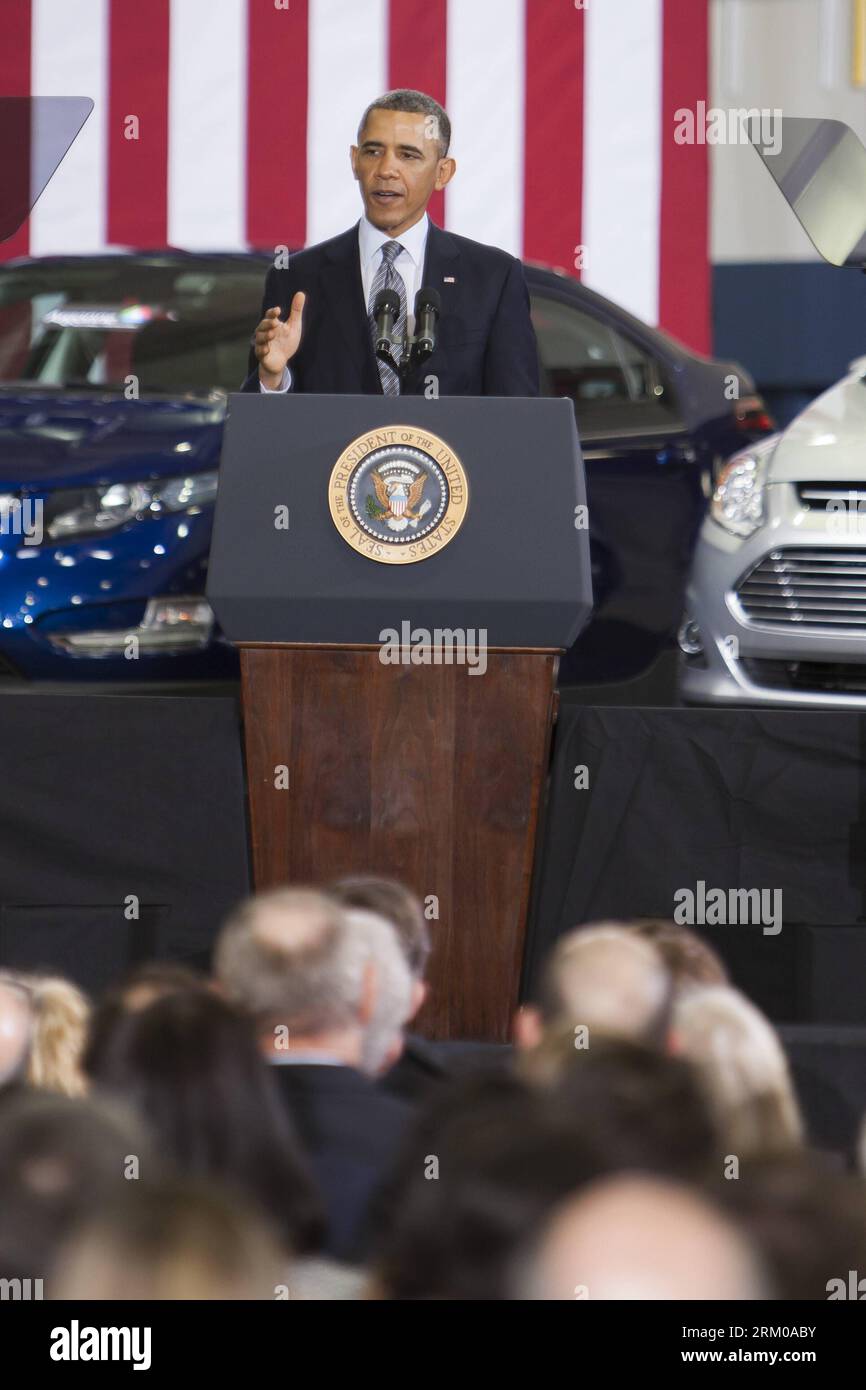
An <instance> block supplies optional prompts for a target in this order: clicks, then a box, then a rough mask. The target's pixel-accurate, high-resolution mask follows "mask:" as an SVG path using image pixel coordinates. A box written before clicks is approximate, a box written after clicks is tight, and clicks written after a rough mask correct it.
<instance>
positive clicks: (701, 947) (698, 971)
mask: <svg viewBox="0 0 866 1390" xmlns="http://www.w3.org/2000/svg"><path fill="white" fill-rule="evenodd" d="M628 926H629V927H630V928H631V930H632V931H633V932H634V933H635V935H636V936H639V937H641V938H642V940H644V941H649V942H650V944H651V945H653V946H655V948H656V950H657V951H658V953H659V955H660V956H661V958H662V962H663V964H664V966H665V968H666V970H667V972H668V974H669V975H670V977H671V980H672V982H673V986H674V989H675V990H679V989H682V988H685V987H687V986H688V985H726V984H728V972H727V969H726V968H725V966H724V964H723V962H722V958H721V956H720V955H718V953H717V952H716V951H714V950H713V948H712V946H710V945H709V944H708V943H707V942H706V941H704V939H703V937H701V936H699V935H698V933H697V932H696V931H692V929H691V928H690V927H683V926H680V925H679V924H678V923H677V922H673V921H671V920H670V919H669V918H666V917H638V918H636V919H635V920H634V921H632V922H629V923H628Z"/></svg>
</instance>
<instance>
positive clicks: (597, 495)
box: [0, 251, 770, 683]
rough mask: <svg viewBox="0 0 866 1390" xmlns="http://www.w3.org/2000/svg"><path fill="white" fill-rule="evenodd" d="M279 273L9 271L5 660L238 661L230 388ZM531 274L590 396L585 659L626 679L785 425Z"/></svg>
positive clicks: (576, 388)
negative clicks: (720, 495) (712, 531)
mask: <svg viewBox="0 0 866 1390" xmlns="http://www.w3.org/2000/svg"><path fill="white" fill-rule="evenodd" d="M268 264H269V262H268V259H267V257H265V256H264V255H255V254H240V253H239V254H230V253H226V254H215V253H207V254H198V253H185V252H179V251H156V252H124V253H118V254H113V255H100V256H64V257H45V258H33V259H23V260H18V261H11V262H9V263H7V264H6V265H5V266H3V267H0V672H3V673H6V674H7V675H14V674H18V675H21V676H25V677H43V678H53V679H70V678H74V679H81V678H83V679H94V678H100V679H110V680H123V679H132V680H140V679H142V678H148V679H157V680H170V679H176V678H182V679H188V678H197V677H219V676H224V675H231V674H232V673H234V672H235V670H236V656H235V653H234V651H233V649H232V648H231V647H229V645H228V644H227V643H226V642H225V641H224V639H223V638H222V637H221V635H220V633H219V631H218V630H217V629H216V628H215V626H214V621H213V615H212V613H211V611H210V609H209V607H208V605H207V603H206V601H205V600H204V597H203V595H204V584H205V576H206V570H207V559H208V546H209V542H210V533H211V523H212V517H213V501H214V497H215V493H216V487H217V470H218V464H219V455H220V441H221V435H222V425H223V420H224V416H225V411H226V395H227V393H228V392H230V391H233V390H237V389H239V387H240V384H241V381H242V380H243V377H244V374H245V370H246V361H247V353H248V349H249V342H250V337H251V333H252V330H253V328H254V327H255V324H256V322H257V321H258V318H259V313H260V308H261V294H262V288H263V284H264V277H265V271H266V269H267V266H268ZM526 278H527V282H528V284H529V289H530V294H531V298H532V313H533V319H534V322H535V326H536V330H537V334H538V340H539V347H540V356H541V368H542V391H543V393H544V394H545V395H554V396H569V397H571V399H572V400H573V401H574V404H575V410H576V413H577V420H578V426H579V430H580V436H581V441H582V445H583V450H584V458H585V460H586V475H587V486H588V498H589V510H590V537H591V548H592V565H593V578H594V584H595V593H596V605H597V606H596V612H595V616H594V618H593V620H592V622H591V624H590V625H589V627H588V628H587V630H586V632H585V633H584V635H583V636H582V637H581V639H580V641H579V643H578V644H577V646H576V647H575V648H573V649H572V651H571V652H570V653H569V655H568V657H567V658H566V663H565V671H566V674H567V675H569V676H570V677H573V678H577V679H580V680H584V681H589V682H593V683H594V682H600V681H606V680H618V679H623V678H626V677H629V676H633V675H636V674H638V673H640V672H641V671H642V670H643V669H645V668H646V667H647V666H649V665H650V663H651V662H652V661H653V659H654V658H655V657H656V656H657V655H658V653H659V652H660V651H661V650H662V648H664V647H665V646H667V645H668V644H669V643H671V642H672V641H673V638H674V635H675V632H676V627H677V623H678V620H679V617H680V614H681V610H682V606H683V591H684V587H685V582H686V577H687V571H688V564H689V558H690V555H691V551H692V546H693V543H694V539H695V535H696V532H697V528H698V525H699V522H700V519H701V516H702V514H703V510H704V506H705V502H706V496H707V494H708V491H709V480H710V478H711V477H712V475H713V472H714V468H715V465H716V463H717V462H718V461H719V460H721V459H723V458H725V457H727V456H728V455H729V454H731V453H733V452H734V451H735V450H736V449H738V448H740V447H742V446H743V445H744V444H747V443H749V442H751V441H752V440H753V439H754V438H756V437H757V436H758V435H760V434H762V433H764V432H766V431H767V430H768V429H769V428H770V422H769V420H768V419H767V417H766V413H765V412H764V409H763V405H762V403H761V402H760V400H759V399H758V398H757V397H756V396H755V395H754V388H753V385H752V383H751V381H750V380H749V378H748V377H747V375H746V374H745V372H743V371H742V370H741V369H739V368H738V367H736V366H732V365H730V364H721V363H717V362H712V361H708V360H706V359H703V358H701V357H698V356H696V355H695V354H694V353H691V352H689V351H688V350H687V349H685V348H684V347H682V346H681V345H680V344H678V343H676V342H674V341H673V340H672V339H671V338H669V337H667V336H666V335H665V334H663V333H660V332H658V331H657V330H655V329H652V328H649V327H647V325H646V324H643V323H641V322H640V321H639V320H637V319H635V318H632V317H631V316H630V315H629V314H627V313H625V312H624V311H623V310H621V309H618V308H617V307H616V306H615V305H614V304H611V303H610V302H609V301H608V300H606V299H604V298H602V297H601V296H600V295H597V294H594V293H593V292H592V291H590V290H588V289H586V288H584V287H583V286H582V285H581V284H580V283H579V282H577V281H576V280H574V279H572V278H571V277H570V276H567V275H565V274H563V273H559V272H554V271H551V270H548V269H546V268H544V267H541V266H536V265H527V266H526ZM732 381H734V382H735V383H736V387H735V389H736V390H737V391H738V396H737V398H735V399H729V396H731V394H732V388H731V385H730V383H731V382H732Z"/></svg>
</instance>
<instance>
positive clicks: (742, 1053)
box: [671, 985, 802, 1155]
mask: <svg viewBox="0 0 866 1390" xmlns="http://www.w3.org/2000/svg"><path fill="white" fill-rule="evenodd" d="M671 1046H672V1048H673V1049H675V1050H676V1051H677V1052H678V1053H681V1054H682V1055H683V1056H684V1057H685V1058H687V1060H688V1061H689V1062H690V1063H691V1064H692V1066H693V1067H694V1068H695V1070H696V1072H697V1075H698V1078H699V1080H700V1083H701V1087H702V1089H703V1092H704V1095H705V1096H706V1099H707V1101H708V1103H709V1106H710V1109H711V1111H712V1113H713V1116H714V1118H715V1121H716V1124H717V1126H718V1128H719V1130H720V1133H721V1134H722V1136H723V1142H724V1144H725V1145H726V1146H727V1148H728V1149H729V1151H730V1152H731V1153H733V1154H739V1155H742V1154H744V1153H753V1152H755V1151H756V1150H760V1149H777V1148H785V1147H789V1146H791V1145H796V1144H798V1143H799V1142H800V1141H801V1139H802V1121H801V1118H800V1113H799V1108H798V1105H797V1100H796V1096H795V1093H794V1086H793V1082H792V1080H791V1075H790V1071H789V1069H788V1061H787V1058H786V1056H785V1053H784V1050H783V1048H782V1044H781V1042H780V1041H779V1037H778V1035H777V1033H776V1031H775V1029H774V1028H773V1027H772V1025H771V1024H770V1023H768V1021H767V1019H766V1018H765V1017H764V1015H763V1014H762V1013H761V1011H760V1009H758V1008H756V1007H755V1005H754V1004H752V1003H750V1002H749V1000H748V999H746V997H745V995H743V994H740V992H739V991H738V990H735V989H732V988H731V987H730V986H727V985H712V986H708V987H707V988H705V989H701V988H697V989H691V990H688V991H687V992H684V993H682V994H681V995H679V996H678V998H677V999H676V1002H675V1004H674V1011H673V1021H672V1032H671Z"/></svg>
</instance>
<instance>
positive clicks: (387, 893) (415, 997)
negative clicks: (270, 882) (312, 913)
mask: <svg viewBox="0 0 866 1390" xmlns="http://www.w3.org/2000/svg"><path fill="white" fill-rule="evenodd" d="M329 891H330V892H331V893H332V894H333V896H334V897H335V898H337V899H338V901H339V902H341V903H343V904H344V905H345V906H346V907H359V908H362V909H363V910H364V911H366V912H374V913H376V915H377V916H378V917H384V919H385V921H386V922H390V923H391V926H392V927H393V928H394V930H395V932H396V933H397V939H398V940H399V942H400V945H401V947H402V949H403V954H404V956H405V957H406V964H407V965H408V967H409V971H410V974H411V976H412V1012H411V1015H410V1016H411V1017H412V1018H414V1017H415V1015H416V1014H417V1012H418V1010H419V1009H420V1008H421V1005H422V1004H423V1003H424V999H425V997H426V994H427V986H426V984H425V982H424V975H425V972H426V970H427V962H428V960H429V959H430V951H431V947H432V942H431V939H430V928H429V926H428V924H427V919H426V918H425V916H424V909H423V907H422V906H421V901H420V899H419V898H418V897H416V895H415V894H414V893H413V892H412V890H411V889H410V888H407V887H406V886H405V884H402V883H398V882H397V881H396V880H395V879H393V878H376V877H375V876H374V875H373V874H358V875H356V876H354V877H349V878H341V879H338V880H337V882H336V883H332V884H331V887H330V889H329Z"/></svg>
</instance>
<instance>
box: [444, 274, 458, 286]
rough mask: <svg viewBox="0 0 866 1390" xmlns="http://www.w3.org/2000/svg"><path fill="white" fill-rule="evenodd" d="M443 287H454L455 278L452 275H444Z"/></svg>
mask: <svg viewBox="0 0 866 1390" xmlns="http://www.w3.org/2000/svg"><path fill="white" fill-rule="evenodd" d="M442 283H443V284H444V285H456V284H457V278H456V276H454V275H446V276H445V277H444V279H443V281H442Z"/></svg>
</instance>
